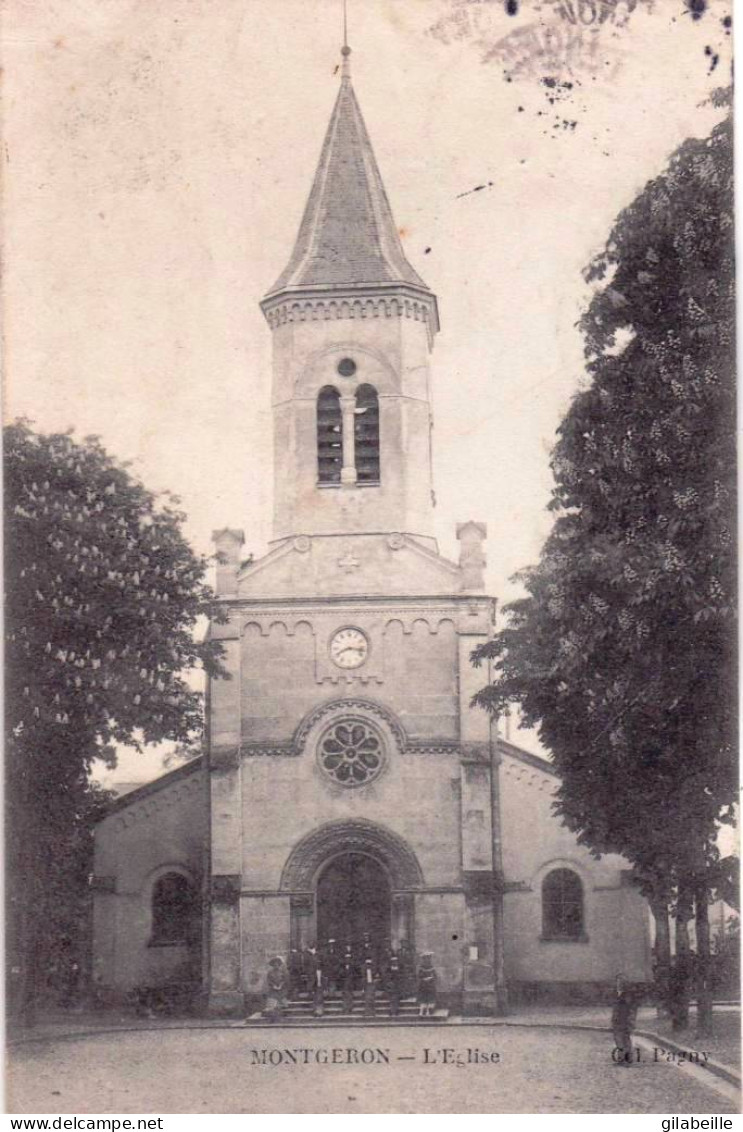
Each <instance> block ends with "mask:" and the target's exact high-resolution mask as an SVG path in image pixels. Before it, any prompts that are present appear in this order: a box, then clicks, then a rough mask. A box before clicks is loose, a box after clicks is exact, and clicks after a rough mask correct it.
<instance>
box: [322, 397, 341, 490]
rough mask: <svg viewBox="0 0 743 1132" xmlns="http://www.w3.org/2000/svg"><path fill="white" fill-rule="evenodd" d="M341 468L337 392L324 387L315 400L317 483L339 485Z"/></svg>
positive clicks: (339, 415) (339, 408) (339, 399)
mask: <svg viewBox="0 0 743 1132" xmlns="http://www.w3.org/2000/svg"><path fill="white" fill-rule="evenodd" d="M342 467H343V424H342V421H341V398H340V394H339V393H338V390H337V389H335V388H334V387H333V386H332V385H326V386H325V388H324V389H321V390H320V393H319V395H318V398H317V479H318V483H340V482H341V469H342Z"/></svg>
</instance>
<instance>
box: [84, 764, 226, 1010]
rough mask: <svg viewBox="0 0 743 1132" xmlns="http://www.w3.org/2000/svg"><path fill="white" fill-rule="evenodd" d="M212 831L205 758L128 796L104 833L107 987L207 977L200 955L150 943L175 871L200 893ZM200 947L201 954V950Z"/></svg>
mask: <svg viewBox="0 0 743 1132" xmlns="http://www.w3.org/2000/svg"><path fill="white" fill-rule="evenodd" d="M206 829H207V806H206V796H205V783H204V771H203V769H202V768H201V764H200V760H199V762H198V763H197V764H195V765H194V764H188V765H186V766H184V767H181V768H179V769H177V770H175V771H173V772H172V773H171V774H169V775H166V776H164V777H163V778H161V779H158V780H157V781H156V782H155V783H153V784H151V785H149V786H145V787H143V788H141V789H140V790H137V791H133V792H132V794H130V795H127V796H125V797H124V798H122V799H121V800H120V801H119V802H118V803H115V804H114V808H113V810H112V811H111V813H110V814H108V815H107V816H106V817H105V818H103V820H102V821H101V822H99V824H98V826H97V828H96V836H95V856H94V879H93V885H94V893H95V895H94V921H93V949H94V970H93V977H94V981H95V983H96V984H97V985H98V987H99V988H103V989H104V990H105V991H108V992H111V991H113V992H118V993H123V992H125V991H128V990H131V989H132V988H133V987H146V986H157V985H161V984H164V983H167V982H169V981H170V980H175V979H180V978H189V979H192V978H194V977H197V978H198V977H200V974H201V971H200V956H199V954H195V949H194V948H193V947H192V948H188V947H186V946H181V945H169V946H150V941H151V928H152V914H151V898H152V890H153V886H154V884H155V882H156V881H157V879H158V878H159V877H161V876H162V875H163V874H165V873H168V872H178V873H181V874H182V875H183V876H185V877H187V878H188V879H189V881H191V883H192V884H193V885H194V886H196V889H197V890H200V887H201V883H202V874H203V855H204V844H205V836H206ZM196 950H197V949H196Z"/></svg>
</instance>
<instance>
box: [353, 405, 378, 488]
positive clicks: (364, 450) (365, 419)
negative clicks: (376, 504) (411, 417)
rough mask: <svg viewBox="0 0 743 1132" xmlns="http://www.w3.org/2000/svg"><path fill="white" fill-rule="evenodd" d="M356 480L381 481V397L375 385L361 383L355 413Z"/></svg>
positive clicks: (363, 481) (360, 481)
mask: <svg viewBox="0 0 743 1132" xmlns="http://www.w3.org/2000/svg"><path fill="white" fill-rule="evenodd" d="M353 420H354V440H355V444H354V447H355V451H356V482H357V483H379V397H378V396H377V391H376V389H375V388H374V386H373V385H360V386H359V388H358V390H357V392H356V411H355V413H354V418H353Z"/></svg>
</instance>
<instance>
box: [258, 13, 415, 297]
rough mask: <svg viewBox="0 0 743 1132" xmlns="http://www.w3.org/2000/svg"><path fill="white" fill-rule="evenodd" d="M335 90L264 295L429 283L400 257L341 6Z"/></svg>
mask: <svg viewBox="0 0 743 1132" xmlns="http://www.w3.org/2000/svg"><path fill="white" fill-rule="evenodd" d="M343 15H344V21H343V47H342V48H341V55H342V66H341V88H340V90H339V92H338V97H337V99H336V102H335V106H334V108H333V113H332V115H331V118H330V125H329V126H328V130H327V133H326V135H325V141H324V143H323V147H322V151H321V153H320V161H319V163H318V166H317V171H316V173H315V179H314V181H313V183H312V189H311V191H310V195H309V199H308V201H307V204H306V206H305V210H304V216H303V218H302V223H301V225H300V229H299V235H298V236H297V240H296V243H295V245H294V251H293V252H292V255H291V259H290V260H289V264H288V266H287V267H286V269H285V270H284V271H283V272H282V274H281V275H280V276H279V278H278V280H277V281H276V283H275V284H274V286H273V287H272V288H271V289H270V291H269V292H268V295H267V298H269V297H271V296H274V295H276V294H278V293H279V292H285V291H294V290H305V289H307V288H308V287H309V288H312V287H318V288H322V289H323V290H329V289H330V288H332V287H334V286H341V287H348V286H369V285H385V284H386V285H390V284H400V283H403V284H407V285H408V286H413V287H416V288H422V289H423V290H426V291H428V287H427V286H426V284H425V283H424V282H423V280H422V279H421V278H420V276H419V275H418V274H417V272H415V271H414V270H413V268H412V267H411V266H410V264H409V263H408V261H407V259H406V258H405V253H404V251H403V249H402V244H401V243H400V237H399V235H398V232H397V228H396V226H395V221H394V219H393V216H392V210H391V209H390V205H389V201H388V200H387V194H386V192H385V190H384V185H383V184H382V178H381V176H380V173H379V168H378V166H377V162H376V159H375V157H374V153H373V150H372V147H371V142H370V141H369V135H368V134H367V132H366V126H365V125H364V119H363V118H362V116H361V110H360V109H359V104H358V102H357V101H356V95H355V94H354V91H353V87H352V85H351V68H350V55H351V48H350V47H349V46H348V43H347V41H346V40H347V34H346V18H345V17H346V13H345V5H344V12H343Z"/></svg>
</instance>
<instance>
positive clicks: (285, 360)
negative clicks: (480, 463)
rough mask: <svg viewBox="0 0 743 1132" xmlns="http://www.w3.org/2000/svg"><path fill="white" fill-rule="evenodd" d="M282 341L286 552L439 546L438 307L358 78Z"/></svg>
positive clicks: (282, 312) (283, 320) (281, 301)
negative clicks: (390, 185)
mask: <svg viewBox="0 0 743 1132" xmlns="http://www.w3.org/2000/svg"><path fill="white" fill-rule="evenodd" d="M342 60H343V65H342V69H341V84H340V91H339V92H338V97H337V99H336V102H335V106H334V108H333V113H332V115H331V118H330V125H329V126H328V129H327V132H326V135H325V141H324V142H323V147H322V152H321V154H320V161H319V163H318V166H317V171H316V173H315V177H314V180H313V183H312V188H311V190H310V195H309V199H308V201H307V204H306V206H305V210H304V216H303V218H302V223H301V225H300V229H299V235H298V236H297V240H296V243H295V245H294V249H293V251H292V254H291V257H290V259H289V263H288V264H287V267H286V269H285V270H284V271H283V272H282V273H281V275H280V276H279V278H278V280H277V281H276V283H275V284H274V285H273V287H271V289H270V290H269V292H268V294H267V295H266V297H265V298H264V299H263V301H262V303H261V308H262V310H263V313H264V314H265V316H266V320H267V322H268V324H269V326H270V327H271V330H272V332H273V335H272V337H273V397H272V401H273V419H274V457H275V458H274V539H275V541H277V542H279V541H282V540H284V539H288V538H296V537H298V536H302V537H305V536H311V537H328V536H330V537H333V538H336V537H338V536H342V537H345V536H346V535H351V534H353V535H367V536H373V537H378V536H379V535H380V534H381V533H382V532H388V533H390V534H394V535H395V537H397V536H398V535H399V534H401V533H406V534H410V535H412V536H415V537H416V538H418V539H419V540H424V541H425V542H426V545H428V546H429V547H434V546H435V540H434V537H433V527H434V523H433V504H434V497H433V490H432V482H431V481H432V477H431V404H430V388H429V363H428V357H429V354H430V351H431V349H432V347H433V339H434V335H435V333H436V331H437V330H438V311H437V307H436V297H435V295H434V294H433V292H432V291H431V290H430V289H429V288H428V287H427V286H426V284H425V283H424V282H423V280H422V279H421V277H420V276H419V275H418V273H417V272H416V271H415V269H414V268H413V267H412V266H411V265H410V264H409V263H408V260H407V258H406V256H405V252H404V251H403V248H402V244H401V243H400V237H399V234H398V231H397V228H396V226H395V221H394V219H393V217H392V210H391V208H390V205H389V201H388V200H387V194H386V193H385V191H384V185H383V184H382V178H381V176H380V173H379V168H378V166H377V162H376V159H375V157H374V153H373V151H372V147H371V142H370V141H369V135H368V134H367V132H366V127H365V125H364V120H363V118H362V116H361V111H360V109H359V104H358V102H357V101H356V95H355V94H354V91H353V87H352V85H351V76H350V48H349V47H348V45H347V44H346V43H344V46H343V49H342Z"/></svg>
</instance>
